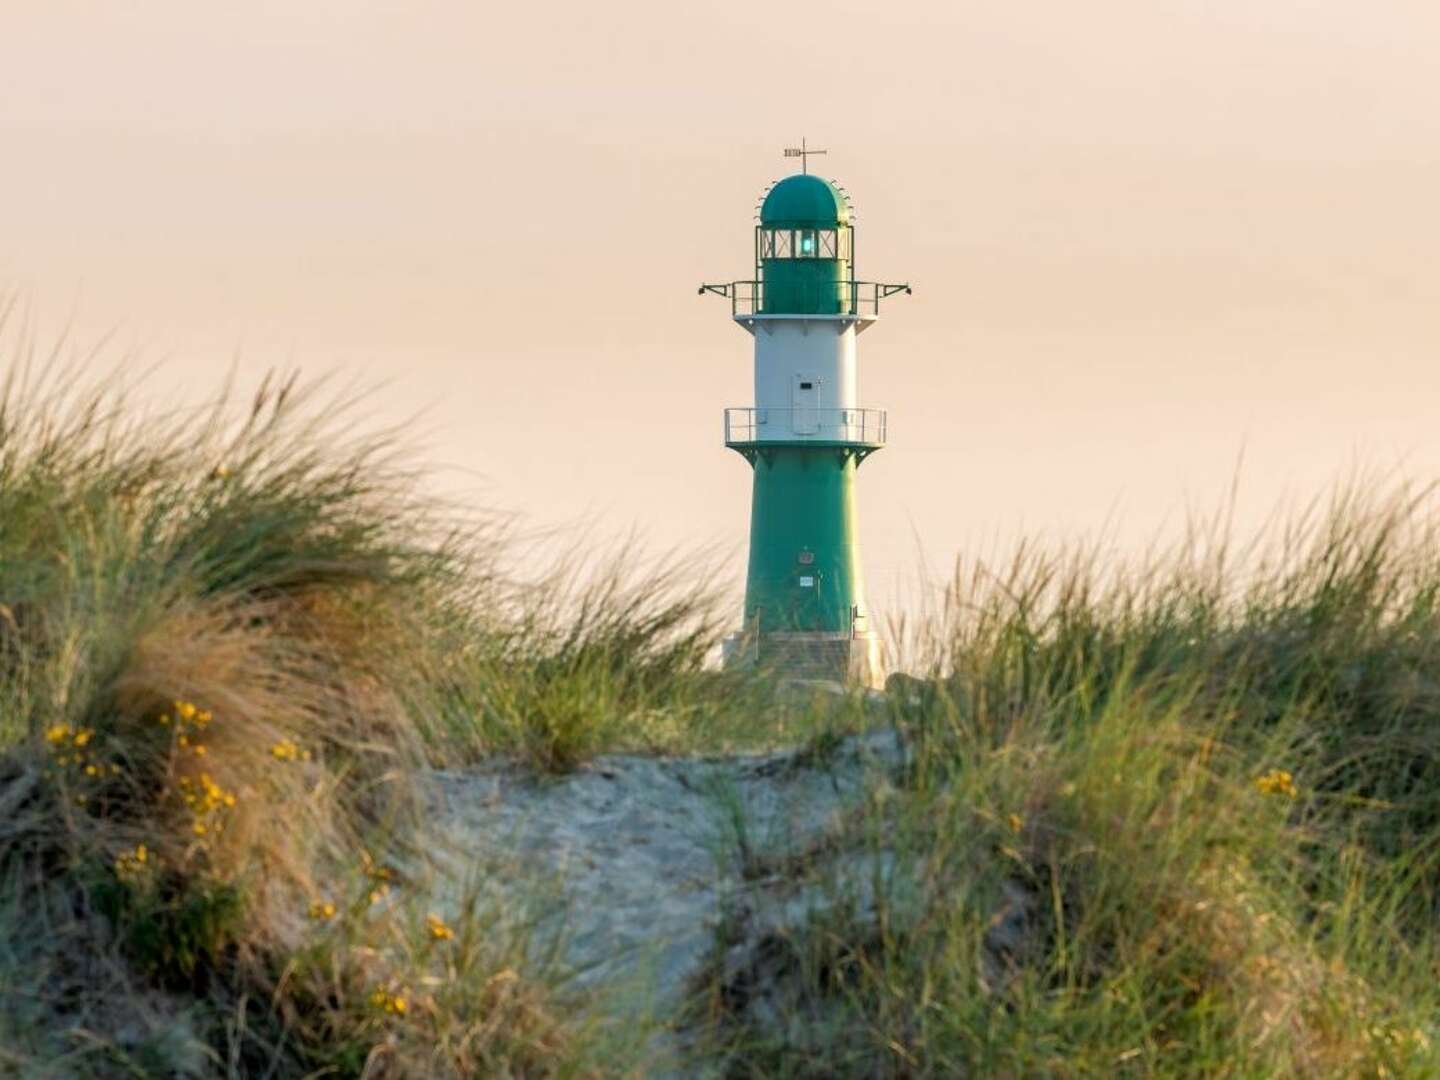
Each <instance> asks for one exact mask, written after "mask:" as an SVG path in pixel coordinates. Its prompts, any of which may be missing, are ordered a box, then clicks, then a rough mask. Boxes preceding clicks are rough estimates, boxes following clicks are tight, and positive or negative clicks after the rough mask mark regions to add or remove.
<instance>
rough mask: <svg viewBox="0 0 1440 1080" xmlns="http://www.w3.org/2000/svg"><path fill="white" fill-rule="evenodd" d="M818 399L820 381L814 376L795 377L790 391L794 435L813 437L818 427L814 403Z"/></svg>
mask: <svg viewBox="0 0 1440 1080" xmlns="http://www.w3.org/2000/svg"><path fill="white" fill-rule="evenodd" d="M819 398H820V380H819V379H818V378H816V377H815V376H814V375H796V376H794V378H793V382H792V385H791V390H790V416H791V421H790V423H791V426H792V427H793V428H794V430H795V434H796V435H814V434H815V432H816V431H817V430H818V429H819V426H820V414H819V410H817V409H816V407H815V403H816V401H818V400H819Z"/></svg>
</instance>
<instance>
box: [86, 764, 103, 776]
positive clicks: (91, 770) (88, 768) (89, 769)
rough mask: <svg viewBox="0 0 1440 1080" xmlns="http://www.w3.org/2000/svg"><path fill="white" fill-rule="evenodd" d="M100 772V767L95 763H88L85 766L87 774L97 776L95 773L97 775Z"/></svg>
mask: <svg viewBox="0 0 1440 1080" xmlns="http://www.w3.org/2000/svg"><path fill="white" fill-rule="evenodd" d="M99 772H100V770H99V768H97V767H96V766H94V765H86V766H85V775H86V776H95V775H97V774H98V773H99Z"/></svg>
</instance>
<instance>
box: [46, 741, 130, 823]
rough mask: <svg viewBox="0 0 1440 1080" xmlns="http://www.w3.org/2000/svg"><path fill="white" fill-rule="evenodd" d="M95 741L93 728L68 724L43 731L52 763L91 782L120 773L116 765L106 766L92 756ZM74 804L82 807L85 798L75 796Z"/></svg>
mask: <svg viewBox="0 0 1440 1080" xmlns="http://www.w3.org/2000/svg"><path fill="white" fill-rule="evenodd" d="M94 739H95V731H94V729H93V728H77V727H72V726H71V725H69V724H52V725H51V726H50V727H49V728H47V729H46V730H45V741H46V743H48V744H49V746H50V753H51V755H52V757H53V758H54V763H55V765H56V766H57V767H59V768H61V769H74V770H75V772H76V774H77V775H79V776H84V777H88V778H90V779H92V780H95V779H99V778H100V777H102V776H114V775H116V774H117V773H118V772H119V771H120V766H119V765H116V764H113V763H111V764H106V763H105V762H102V761H99V760H98V759H96V757H95V755H94V747H93V746H92V745H91V744H92V742H93V741H94ZM75 802H76V803H78V804H80V805H84V803H85V796H84V795H76V796H75Z"/></svg>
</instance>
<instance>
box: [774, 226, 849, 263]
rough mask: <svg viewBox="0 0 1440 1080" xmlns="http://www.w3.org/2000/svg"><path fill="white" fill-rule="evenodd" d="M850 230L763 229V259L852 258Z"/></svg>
mask: <svg viewBox="0 0 1440 1080" xmlns="http://www.w3.org/2000/svg"><path fill="white" fill-rule="evenodd" d="M849 240H850V237H849V230H848V229H761V230H760V257H761V258H762V259H848V258H849V257H850V250H849V249H850V244H849Z"/></svg>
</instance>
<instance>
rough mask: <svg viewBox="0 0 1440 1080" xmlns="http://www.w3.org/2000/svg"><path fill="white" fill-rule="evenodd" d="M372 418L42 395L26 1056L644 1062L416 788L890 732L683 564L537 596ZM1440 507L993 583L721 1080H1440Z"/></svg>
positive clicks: (9, 869)
mask: <svg viewBox="0 0 1440 1080" xmlns="http://www.w3.org/2000/svg"><path fill="white" fill-rule="evenodd" d="M336 404H337V403H336V402H335V401H334V400H329V401H327V400H323V399H321V398H317V397H316V396H315V393H314V391H313V389H312V390H311V391H305V390H303V389H302V388H297V387H296V386H295V385H294V384H291V383H282V384H273V385H271V386H268V387H266V388H263V389H262V390H261V391H260V393H259V394H257V395H256V397H255V399H254V401H253V403H252V406H251V408H249V409H248V410H246V411H244V412H243V414H240V415H237V414H235V413H234V412H232V410H231V407H230V405H229V404H227V403H225V402H222V403H221V404H220V405H218V406H217V407H216V409H215V411H214V412H213V413H210V414H205V415H193V414H182V415H175V416H172V417H168V418H167V417H155V416H153V415H144V414H142V413H140V412H138V411H133V410H131V409H130V408H129V407H128V406H127V404H126V402H125V400H124V397H123V394H121V393H119V391H117V390H115V389H114V388H112V387H105V386H102V387H100V388H99V389H95V390H87V389H86V388H85V387H84V386H83V385H80V384H76V383H73V382H66V381H65V380H64V379H63V378H47V377H30V376H28V375H27V374H26V372H25V370H24V369H23V367H20V366H18V365H17V366H15V367H14V368H13V369H12V370H11V374H10V376H9V380H8V382H7V383H6V384H5V386H4V389H3V391H0V1070H8V1071H12V1072H17V1073H23V1074H30V1075H54V1076H89V1075H99V1076H110V1075H132V1076H138V1075H176V1074H180V1075H184V1074H191V1075H237V1076H266V1075H269V1076H301V1075H334V1076H347V1075H351V1076H359V1075H365V1076H446V1075H452V1076H474V1075H552V1074H558V1075H625V1074H633V1075H639V1074H643V1072H644V1071H645V1069H646V1061H645V1059H644V1056H643V1055H644V1050H643V1047H644V1044H645V1039H644V1035H645V1033H644V1032H636V1031H632V1030H627V1031H617V1030H614V1029H612V1028H611V1027H610V1026H609V1025H607V1024H606V1022H605V1021H604V1020H603V1016H602V1013H601V1012H600V1011H599V1010H597V1009H596V1008H595V1003H594V1002H592V1001H587V1000H585V999H583V998H582V997H580V996H579V995H577V994H575V993H573V992H571V991H570V990H569V989H568V988H567V985H566V983H565V980H564V974H565V973H564V972H561V971H558V970H556V969H555V968H554V965H553V963H551V962H549V961H547V959H546V957H545V956H543V955H540V954H538V952H537V950H534V949H532V948H530V946H529V943H528V942H527V940H526V939H525V936H524V933H523V931H521V930H517V929H516V928H515V927H514V926H513V925H512V924H511V923H509V922H507V921H505V920H503V919H502V918H501V917H500V916H501V915H502V914H503V913H497V912H494V911H489V910H486V909H485V907H484V906H483V905H482V904H480V903H478V902H472V903H468V904H464V905H462V907H461V910H460V911H459V913H458V915H457V914H454V913H450V914H448V915H445V916H444V917H442V913H437V912H435V911H433V910H431V909H430V907H429V905H428V904H427V902H426V897H427V895H428V893H427V883H426V873H427V870H426V866H427V861H426V859H425V839H424V838H425V829H424V824H425V823H424V820H423V818H424V813H423V801H422V800H421V799H420V798H419V797H418V795H417V784H416V781H417V779H418V778H419V777H420V776H421V775H422V774H423V770H424V769H426V768H427V767H430V766H434V765H444V766H452V767H458V766H463V765H465V764H467V763H472V762H476V761H479V760H482V759H484V758H486V757H490V756H493V755H496V754H509V755H517V756H518V757H519V758H520V759H521V760H522V761H524V762H528V763H529V766H530V767H535V768H544V769H552V770H564V769H568V768H573V767H575V766H576V765H578V764H580V763H581V762H583V761H584V760H585V759H586V758H587V757H588V756H590V755H593V754H594V753H597V752H601V751H608V750H614V749H622V748H623V749H630V750H640V751H648V750H678V751H684V750H697V749H699V750H721V749H727V748H731V747H738V746H749V745H759V744H762V743H764V742H767V741H776V740H781V739H786V740H803V739H805V738H808V737H811V736H813V735H814V734H815V733H816V732H823V731H825V730H827V729H828V727H831V726H834V725H837V724H847V725H853V724H855V723H856V722H857V721H856V717H857V716H858V715H860V710H858V709H854V708H849V709H842V710H839V711H838V713H837V712H836V711H835V710H830V711H825V710H822V709H820V708H819V707H818V706H817V707H815V708H814V709H813V710H810V711H808V712H807V710H806V709H805V708H802V707H800V706H792V707H791V708H789V710H788V711H786V710H777V708H776V707H775V706H774V705H773V704H771V703H770V702H771V699H770V697H769V696H768V695H769V690H768V688H767V687H766V685H765V683H764V681H763V680H758V679H757V680H744V681H741V680H737V679H734V678H729V677H725V676H721V675H718V674H716V673H714V672H712V671H709V670H707V669H706V667H705V659H706V657H707V655H709V654H710V652H711V651H712V649H713V646H714V644H715V642H716V635H717V625H718V624H717V621H716V619H715V618H714V617H713V610H714V609H713V608H712V607H711V606H710V605H709V603H708V601H707V600H706V599H705V598H703V597H701V598H696V597H695V596H693V594H690V593H681V592H679V591H677V590H676V589H675V588H673V587H672V584H671V582H672V577H671V575H669V574H668V573H667V572H666V571H664V570H663V569H662V570H660V571H656V572H652V573H650V574H648V575H635V574H627V573H626V572H624V571H623V570H617V571H615V572H613V573H609V574H606V573H595V572H594V571H593V568H591V570H590V572H588V573H584V574H580V573H575V572H574V568H572V567H566V566H559V567H557V568H556V569H555V571H554V572H553V573H552V574H549V575H545V576H544V577H543V580H540V581H538V582H537V581H533V580H532V581H530V582H528V583H526V582H517V581H516V580H514V578H513V577H512V576H511V575H510V574H509V573H508V572H507V568H506V566H505V565H504V563H503V560H500V559H498V558H496V557H494V556H486V557H483V558H482V557H480V556H479V555H477V553H478V552H482V551H484V552H494V551H503V550H504V542H503V541H504V536H503V530H501V529H500V528H499V527H498V526H496V525H495V524H493V523H487V522H479V523H477V522H474V521H470V522H466V521H463V520H460V519H459V518H456V517H454V516H451V515H448V514H447V512H446V511H445V509H444V508H443V507H436V506H434V505H428V504H425V503H423V502H421V501H419V500H418V499H417V497H416V496H415V495H414V492H415V490H416V484H415V483H414V477H413V476H411V475H410V474H408V473H407V472H406V471H405V469H404V468H403V463H397V459H396V458H395V457H394V455H393V454H392V453H391V450H392V443H391V442H389V441H387V439H386V438H384V437H381V438H378V439H374V440H369V441H362V442H358V443H357V442H353V441H349V442H347V441H346V440H345V439H343V438H337V432H338V431H340V430H341V428H340V426H339V425H337V423H336V421H335V419H334V417H335V415H336V413H335V411H334V406H335V405H336ZM340 404H342V405H343V403H340ZM341 415H342V416H343V412H342V413H341ZM326 418H328V419H326ZM1429 504H1430V500H1429V499H1428V498H1417V499H1406V498H1404V497H1397V498H1395V499H1392V500H1389V501H1384V502H1366V501H1364V500H1361V499H1356V498H1351V499H1340V500H1338V501H1337V502H1336V503H1335V504H1334V505H1333V506H1332V507H1330V508H1329V510H1328V511H1327V512H1326V513H1324V514H1316V515H1314V516H1313V517H1311V518H1309V519H1304V520H1301V521H1300V522H1299V523H1297V525H1296V526H1295V527H1294V528H1293V529H1291V530H1290V531H1289V532H1286V533H1284V534H1283V535H1281V536H1279V537H1278V538H1277V540H1276V543H1275V545H1273V546H1271V547H1268V548H1265V547H1257V548H1256V549H1254V550H1252V551H1251V552H1249V553H1247V555H1246V557H1244V558H1240V557H1238V556H1234V555H1233V553H1232V552H1230V551H1229V549H1227V547H1226V546H1225V542H1224V539H1223V538H1220V539H1217V540H1215V541H1213V542H1211V543H1209V544H1208V545H1201V544H1196V545H1194V546H1192V548H1190V549H1188V550H1187V552H1184V553H1181V554H1179V555H1176V556H1175V557H1173V558H1171V559H1169V560H1165V561H1161V562H1157V563H1156V564H1153V565H1151V566H1149V567H1145V568H1141V569H1138V570H1133V571H1124V570H1115V569H1113V568H1106V567H1102V566H1099V565H1097V564H1096V561H1095V560H1093V559H1085V558H1064V557H1059V558H1049V557H1045V556H1041V555H1036V554H1033V553H1028V554H1022V555H1021V556H1020V557H1019V558H1018V559H1017V560H1016V562H1015V563H1014V564H1013V565H1012V566H1010V567H1009V568H1008V569H1006V570H1005V571H1004V572H1002V573H998V574H996V573H992V572H990V571H988V570H986V569H984V568H979V569H977V570H976V571H975V572H974V573H973V574H971V575H969V576H967V577H965V578H963V579H962V578H958V577H957V579H956V581H955V583H954V585H953V587H952V589H951V590H950V593H949V596H948V598H947V601H946V603H945V604H944V605H943V606H942V610H941V611H939V612H938V613H937V614H936V615H935V616H934V617H933V618H932V619H930V620H929V621H928V622H927V623H926V625H925V626H924V627H922V628H920V629H919V630H917V631H916V632H914V633H913V634H911V635H910V638H911V646H910V655H911V657H912V661H913V662H912V664H911V666H912V669H914V670H916V671H917V672H919V674H920V676H921V677H917V678H915V679H911V680H904V681H902V682H900V683H897V685H896V687H895V689H894V692H893V693H892V694H891V695H890V699H889V702H888V704H887V709H888V710H889V714H890V719H892V720H893V722H894V723H896V724H897V725H898V726H899V727H900V728H901V730H902V731H903V733H904V734H905V736H906V738H907V740H908V741H909V743H910V745H911V747H912V748H913V751H914V762H913V767H912V768H911V769H910V770H909V771H908V773H907V774H906V775H905V776H904V777H902V778H899V779H897V780H896V781H895V782H893V783H889V784H877V787H876V790H875V792H874V793H873V797H872V798H871V799H870V800H869V802H868V803H867V807H866V812H865V813H864V814H863V815H860V816H859V817H857V819H856V820H855V821H854V822H852V823H850V825H849V828H850V830H851V835H850V837H849V838H848V840H846V841H845V842H847V843H850V844H852V845H853V846H854V847H855V848H856V849H857V850H863V849H864V848H866V847H870V848H873V849H876V850H883V851H884V852H885V853H887V854H888V855H889V856H891V858H890V859H889V860H888V861H886V862H884V863H883V865H885V866H887V867H889V869H888V870H887V871H886V874H885V877H884V880H883V881H880V882H878V883H877V884H878V888H876V889H875V890H874V898H873V899H872V901H871V902H870V909H868V910H866V909H863V905H861V904H859V903H858V902H857V903H852V904H848V905H847V904H845V903H843V902H836V903H834V904H831V905H828V906H827V907H826V908H825V909H824V911H823V912H817V913H816V915H815V916H814V917H813V918H812V919H810V920H808V921H805V922H803V923H801V924H799V925H796V926H794V927H792V928H791V930H790V932H789V933H788V934H787V935H785V936H784V937H783V938H782V939H779V940H777V941H776V942H775V943H774V947H775V948H776V949H778V950H779V951H780V953H781V956H780V960H781V961H782V962H781V964H780V968H781V969H782V970H783V971H784V972H785V979H786V983H787V991H786V995H785V996H784V998H783V1000H784V1001H785V1002H786V1003H787V1004H786V1008H787V1009H788V1010H789V1011H790V1015H789V1016H788V1017H786V1018H782V1019H785V1020H786V1021H787V1022H785V1023H781V1024H778V1025H777V1023H776V1018H775V1016H774V1015H773V1014H766V1015H762V1014H761V1012H760V1011H759V1010H757V1009H755V1008H751V1007H749V1003H747V1001H746V1000H745V999H744V997H743V995H738V994H736V993H735V992H734V989H735V988H734V987H727V986H725V985H723V984H722V981H721V978H720V975H719V974H718V973H717V975H716V978H715V979H714V980H712V981H711V982H709V983H702V984H699V985H697V987H696V993H697V1004H696V1007H695V1009H694V1015H695V1017H696V1018H697V1019H696V1024H697V1034H698V1039H697V1050H696V1053H697V1055H698V1056H697V1059H696V1060H695V1061H694V1062H692V1065H693V1067H694V1070H695V1071H697V1072H700V1071H702V1070H708V1071H712V1072H716V1073H727V1074H730V1075H737V1076H752V1075H753V1076H762V1075H763V1076H770V1075H797V1076H798V1075H813V1076H822V1075H823V1076H836V1075H841V1076H843V1075H895V1076H906V1075H917V1076H920V1075H954V1074H957V1073H968V1074H971V1075H1013V1076H1021V1075H1057V1076H1066V1075H1071V1076H1085V1075H1092V1074H1097V1073H1106V1074H1109V1073H1120V1074H1131V1075H1137V1076H1139V1075H1174V1076H1192V1075H1193V1076H1200V1075H1203V1076H1212V1075H1221V1076H1223V1075H1236V1076H1255V1075H1302V1076H1303V1075H1310V1076H1427V1075H1435V1074H1437V1073H1440V1060H1437V1052H1436V1050H1435V1049H1434V1044H1435V1041H1436V1039H1437V1037H1440V1032H1437V1030H1436V1019H1437V1007H1440V990H1437V987H1440V978H1437V976H1440V967H1437V955H1436V943H1437V940H1440V939H1437V935H1436V933H1435V930H1434V927H1435V922H1436V914H1437V911H1436V885H1437V878H1440V854H1437V844H1436V841H1437V838H1440V831H1437V830H1440V754H1437V746H1440V727H1437V722H1436V721H1437V711H1440V680H1437V672H1440V667H1437V662H1440V619H1437V611H1436V603H1437V597H1440V547H1437V546H1436V544H1435V536H1434V534H1433V532H1432V530H1431V527H1430V519H1429V517H1428V514H1427V512H1426V507H1427V506H1428V505H1429ZM512 542H515V543H523V541H522V540H516V541H512ZM576 580H580V581H584V582H587V583H588V584H584V585H581V586H578V587H571V586H568V585H567V584H566V583H567V582H570V581H576ZM782 727H783V730H781V729H782ZM824 744H825V743H824V740H823V739H822V741H821V742H819V743H817V744H816V745H817V747H823V745H824ZM820 861H821V857H820V856H819V855H817V856H816V859H815V862H814V864H813V865H809V866H807V864H806V863H805V861H804V860H797V861H796V862H795V864H794V865H793V867H791V869H790V871H789V872H791V873H794V874H795V875H796V876H797V877H804V876H806V875H807V874H818V873H819V872H820V870H819V864H820ZM873 865H877V866H878V865H882V863H881V862H879V861H876V862H874V863H873ZM852 884H853V883H847V882H846V881H844V880H843V879H841V880H837V881H836V883H835V884H834V886H833V888H834V890H835V892H836V894H837V896H836V899H837V901H843V899H844V895H843V894H844V893H845V890H846V889H847V888H849V887H850V886H851V885H852ZM1000 924H1007V925H1013V926H1015V927H1017V928H1018V930H1017V932H1016V933H1014V934H1012V935H1010V936H1009V937H1007V938H1006V939H1005V940H1004V942H1003V943H999V944H997V938H996V935H995V928H996V926H997V925H1000ZM776 1000H780V999H776ZM772 1013H773V1011H772Z"/></svg>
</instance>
